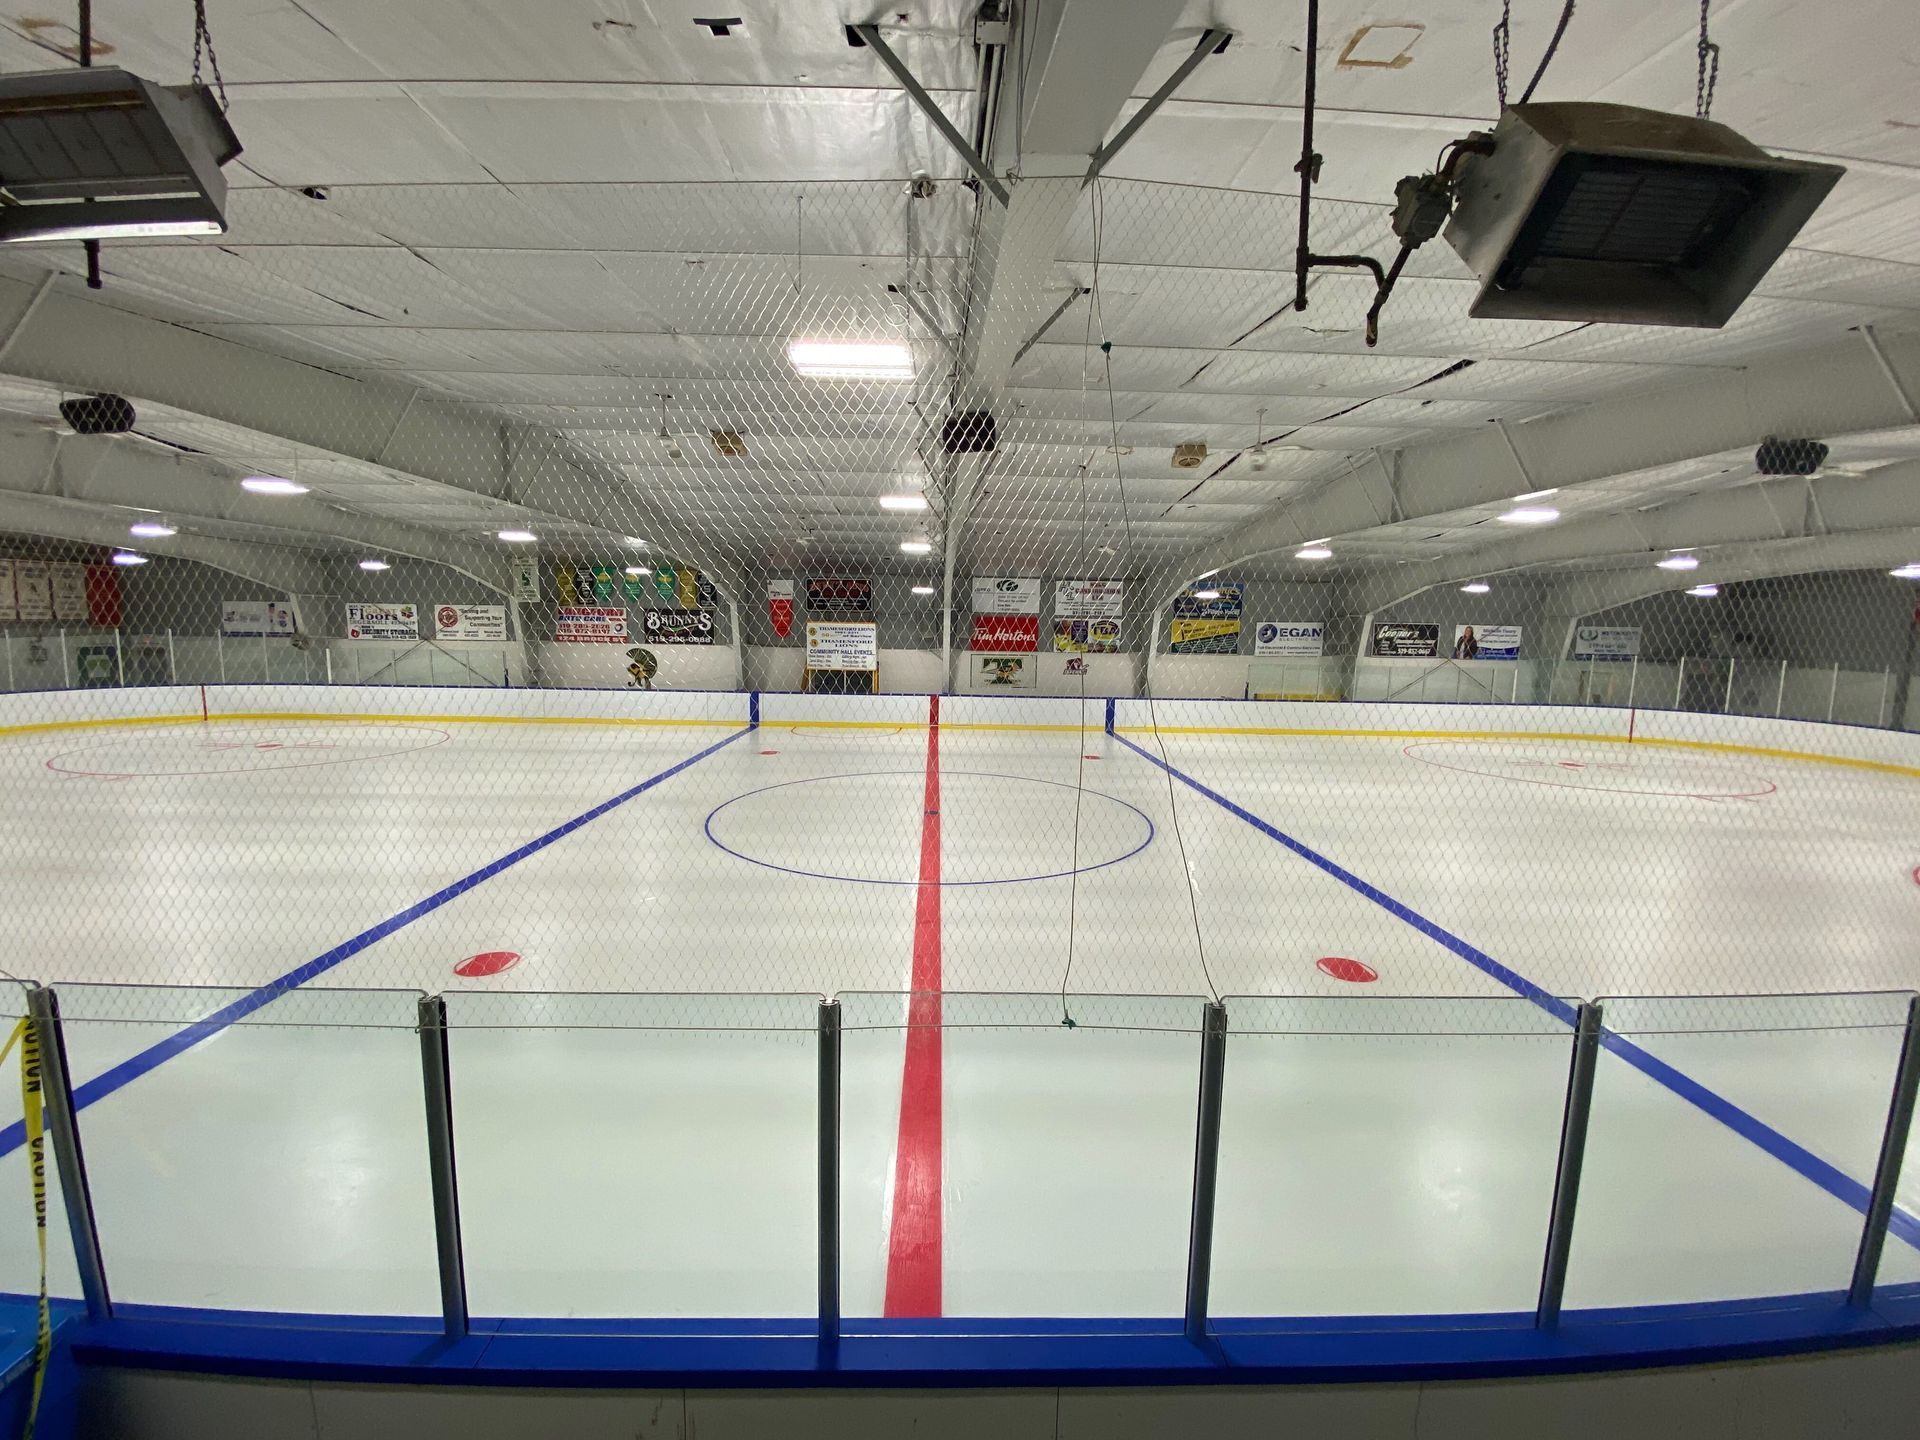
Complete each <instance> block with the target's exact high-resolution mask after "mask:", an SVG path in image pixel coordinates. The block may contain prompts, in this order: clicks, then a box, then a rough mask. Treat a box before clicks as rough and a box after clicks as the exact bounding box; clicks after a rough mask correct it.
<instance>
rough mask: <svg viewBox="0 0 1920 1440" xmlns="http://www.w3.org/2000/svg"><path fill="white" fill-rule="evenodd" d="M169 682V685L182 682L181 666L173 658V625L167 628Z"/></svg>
mask: <svg viewBox="0 0 1920 1440" xmlns="http://www.w3.org/2000/svg"><path fill="white" fill-rule="evenodd" d="M167 683H168V684H169V685H178V684H179V683H180V667H179V666H178V665H177V664H175V663H174V659H173V628H172V627H171V626H169V627H168V628H167Z"/></svg>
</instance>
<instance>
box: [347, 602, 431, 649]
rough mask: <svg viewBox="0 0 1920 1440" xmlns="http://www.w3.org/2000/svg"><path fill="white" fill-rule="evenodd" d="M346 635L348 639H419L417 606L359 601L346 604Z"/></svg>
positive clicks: (418, 612)
mask: <svg viewBox="0 0 1920 1440" xmlns="http://www.w3.org/2000/svg"><path fill="white" fill-rule="evenodd" d="M347 638H348V639H349V640H418V639H419V638H420V607H419V606H418V605H361V604H349V605H348V606H347Z"/></svg>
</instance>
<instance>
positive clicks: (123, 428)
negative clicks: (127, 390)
mask: <svg viewBox="0 0 1920 1440" xmlns="http://www.w3.org/2000/svg"><path fill="white" fill-rule="evenodd" d="M60 418H61V419H62V420H64V421H66V422H67V424H68V425H70V426H72V427H73V432H74V434H76V435H124V434H126V433H127V431H129V430H131V429H133V406H132V405H131V404H129V403H128V402H127V400H126V399H125V398H124V397H122V396H119V395H82V396H81V397H80V398H79V399H77V400H62V401H61V402H60Z"/></svg>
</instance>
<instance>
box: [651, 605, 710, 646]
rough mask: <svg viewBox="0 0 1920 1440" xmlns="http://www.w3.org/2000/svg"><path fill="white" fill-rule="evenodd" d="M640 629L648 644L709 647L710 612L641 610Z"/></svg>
mask: <svg viewBox="0 0 1920 1440" xmlns="http://www.w3.org/2000/svg"><path fill="white" fill-rule="evenodd" d="M640 628H641V630H642V631H643V632H645V638H646V640H647V643H648V644H653V645H711V644H712V643H713V612H712V611H711V610H642V611H641V612H640Z"/></svg>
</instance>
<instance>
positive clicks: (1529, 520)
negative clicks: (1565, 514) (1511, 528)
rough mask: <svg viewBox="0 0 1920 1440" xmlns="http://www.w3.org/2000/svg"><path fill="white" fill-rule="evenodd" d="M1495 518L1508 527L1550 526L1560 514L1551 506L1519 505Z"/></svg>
mask: <svg viewBox="0 0 1920 1440" xmlns="http://www.w3.org/2000/svg"><path fill="white" fill-rule="evenodd" d="M1496 518H1498V519H1501V520H1504V521H1506V523H1507V524H1509V525H1551V524H1552V523H1553V522H1554V521H1556V520H1558V519H1559V518H1560V512H1559V511H1558V510H1556V509H1554V508H1553V507H1552V506H1551V505H1520V506H1516V507H1515V508H1514V509H1512V510H1509V511H1507V513H1506V514H1504V515H1501V516H1498V517H1496Z"/></svg>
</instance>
